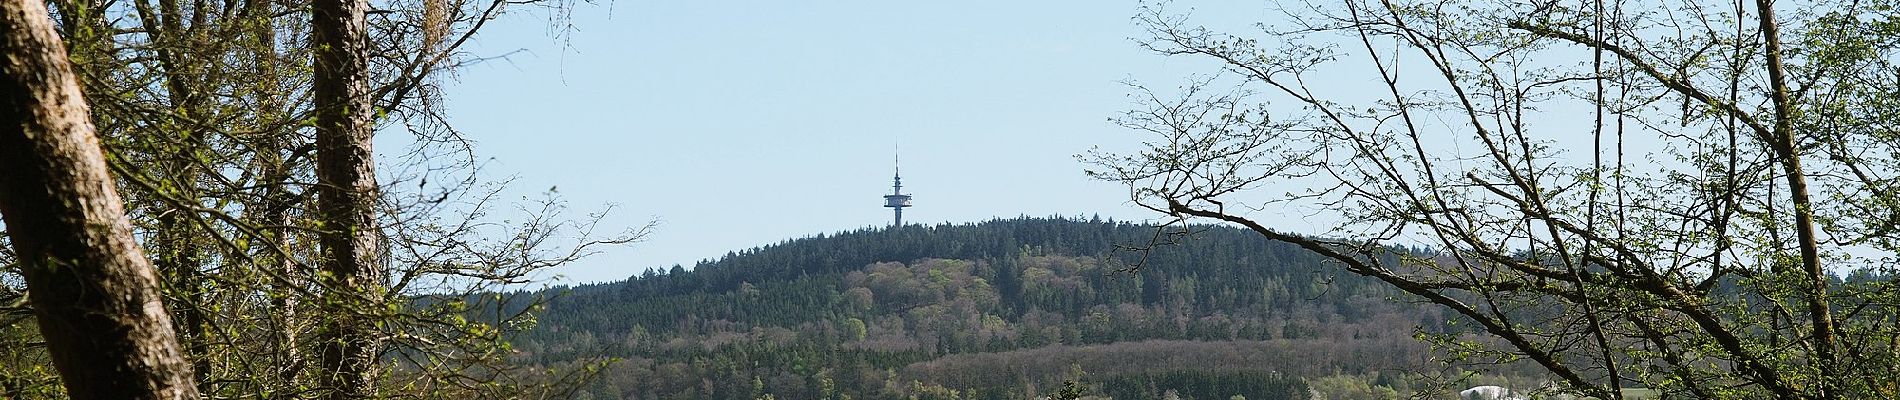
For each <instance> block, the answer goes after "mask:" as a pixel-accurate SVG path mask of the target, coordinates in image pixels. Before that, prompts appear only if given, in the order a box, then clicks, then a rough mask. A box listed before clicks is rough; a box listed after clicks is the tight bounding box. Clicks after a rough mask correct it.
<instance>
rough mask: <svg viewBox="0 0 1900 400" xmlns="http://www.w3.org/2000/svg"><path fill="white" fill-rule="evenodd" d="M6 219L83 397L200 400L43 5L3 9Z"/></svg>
mask: <svg viewBox="0 0 1900 400" xmlns="http://www.w3.org/2000/svg"><path fill="white" fill-rule="evenodd" d="M0 57H3V59H0V96H5V99H4V100H0V171H6V173H0V217H4V218H5V221H6V224H7V230H8V234H9V237H10V238H11V239H12V241H13V246H14V249H15V251H16V252H17V253H18V254H19V257H20V262H21V273H22V275H24V276H25V278H26V281H27V288H28V290H29V291H30V293H29V296H30V297H31V300H32V301H33V305H34V307H33V310H34V313H35V314H36V315H37V316H38V319H39V322H40V323H39V326H40V331H41V333H42V334H43V335H44V337H45V339H46V345H47V350H48V351H49V352H50V353H51V355H52V357H53V363H54V366H55V367H56V368H58V370H59V373H60V376H61V378H62V381H63V382H64V384H65V386H66V389H67V391H68V394H69V395H70V396H72V398H74V399H81V400H85V399H195V398H197V397H198V393H197V390H196V388H195V387H194V386H193V383H192V376H191V369H190V367H189V366H188V365H187V364H186V362H185V360H184V357H183V355H182V354H181V352H180V351H179V348H178V342H177V339H176V338H175V337H174V336H173V332H172V326H171V319H170V317H168V316H167V315H166V313H165V310H164V307H163V305H162V304H161V303H160V301H159V295H158V277H157V275H156V273H155V272H154V271H153V270H152V267H151V264H149V263H148V262H147V261H146V259H145V256H144V254H143V253H142V252H141V251H140V249H139V247H138V244H137V243H136V242H134V240H133V237H132V227H131V223H130V221H129V220H127V218H126V216H125V210H124V205H123V204H122V202H121V200H120V199H119V195H118V193H117V192H116V191H115V190H114V188H113V181H112V178H111V177H110V176H109V175H108V174H107V172H106V171H107V168H106V163H105V157H104V154H103V153H102V152H101V151H100V148H99V139H98V137H96V136H95V134H94V132H93V126H92V123H91V122H90V120H89V119H88V115H87V114H88V110H87V108H86V105H85V101H84V99H83V98H82V97H81V95H80V92H79V84H78V79H77V78H76V76H75V75H74V73H73V69H72V66H71V65H70V64H69V62H68V60H67V56H66V50H65V48H64V47H63V45H62V44H61V43H60V41H59V38H58V36H57V35H56V34H55V33H54V31H53V27H52V23H51V21H49V20H48V13H47V11H46V9H45V3H43V2H37V1H26V0H0Z"/></svg>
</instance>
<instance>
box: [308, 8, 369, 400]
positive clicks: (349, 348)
mask: <svg viewBox="0 0 1900 400" xmlns="http://www.w3.org/2000/svg"><path fill="white" fill-rule="evenodd" d="M368 8H369V4H368V2H366V1H365V0H317V1H314V2H312V3H311V22H310V27H311V39H312V40H311V45H312V46H314V48H315V52H316V55H315V58H316V60H315V61H316V66H315V67H316V70H315V72H316V73H315V76H314V77H313V78H312V79H313V81H312V86H313V88H312V91H313V95H314V96H313V97H314V99H313V101H314V103H315V104H314V106H315V109H316V114H317V131H316V135H317V214H318V216H317V218H318V220H319V221H320V222H321V223H322V227H321V233H319V235H320V238H319V239H318V241H319V242H320V244H321V245H322V247H323V255H322V260H321V261H320V263H319V269H320V270H321V272H322V274H321V276H322V277H321V278H319V279H320V283H321V284H322V286H323V288H324V293H325V294H324V295H325V296H326V298H327V299H326V301H324V306H325V307H331V309H329V310H328V311H329V312H327V313H326V315H325V316H324V317H325V318H326V321H325V322H324V325H323V326H322V329H321V330H320V331H319V332H318V340H319V341H320V342H321V349H322V354H321V355H320V357H321V365H322V367H323V374H324V378H323V383H324V386H325V387H326V388H328V390H329V392H328V397H329V398H331V399H359V398H364V397H368V396H369V395H371V394H373V393H374V391H373V390H371V388H370V385H371V384H372V383H373V382H371V379H370V378H371V376H372V375H373V372H374V371H373V367H374V364H375V362H376V354H377V349H376V347H377V340H376V337H375V331H374V329H373V328H374V326H373V325H372V322H373V321H371V320H369V319H368V318H365V317H364V315H366V314H368V313H372V312H376V311H375V309H377V308H380V301H379V299H380V298H381V286H382V279H381V268H380V263H379V262H378V261H379V260H378V257H379V253H378V245H379V243H378V237H377V236H378V229H377V227H376V220H375V210H374V207H375V203H376V198H377V188H376V168H375V162H376V160H375V151H374V149H373V148H372V146H371V144H372V143H371V138H372V136H373V135H372V134H373V131H372V129H371V124H372V123H373V119H372V117H373V116H374V113H375V110H372V109H371V106H370V97H369V68H368V61H369V57H368V43H369V40H368V34H367V31H366V28H367V25H366V24H365V19H364V15H365V14H364V13H365V11H366V10H367V9H368Z"/></svg>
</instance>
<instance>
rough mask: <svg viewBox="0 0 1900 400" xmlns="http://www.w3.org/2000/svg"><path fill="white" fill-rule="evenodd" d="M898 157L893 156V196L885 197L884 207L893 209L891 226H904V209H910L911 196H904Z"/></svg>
mask: <svg viewBox="0 0 1900 400" xmlns="http://www.w3.org/2000/svg"><path fill="white" fill-rule="evenodd" d="M899 172H900V171H899V170H898V167H897V155H896V154H892V155H891V194H887V195H884V206H885V207H890V208H891V226H892V227H899V226H904V207H910V195H908V194H904V178H903V175H901V174H899Z"/></svg>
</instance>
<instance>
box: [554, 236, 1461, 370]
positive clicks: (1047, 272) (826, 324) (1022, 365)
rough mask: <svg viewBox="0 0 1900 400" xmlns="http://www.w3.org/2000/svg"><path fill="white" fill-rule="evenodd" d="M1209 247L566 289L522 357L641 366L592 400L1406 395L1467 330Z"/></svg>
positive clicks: (699, 272)
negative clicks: (1065, 392)
mask: <svg viewBox="0 0 1900 400" xmlns="http://www.w3.org/2000/svg"><path fill="white" fill-rule="evenodd" d="M1192 230H1193V233H1192V234H1190V235H1184V236H1171V237H1172V238H1173V239H1175V240H1176V241H1178V243H1176V244H1173V245H1167V246H1159V247H1156V248H1154V249H1153V250H1152V251H1150V252H1145V253H1144V252H1136V251H1126V250H1118V249H1119V248H1121V247H1124V246H1130V245H1143V244H1147V243H1149V242H1150V240H1151V239H1153V238H1155V237H1156V230H1155V228H1153V227H1150V226H1143V225H1136V224H1127V223H1118V222H1113V221H1100V220H1088V221H1081V220H1069V219H1045V218H1018V219H1006V220H994V221H988V222H982V223H976V224H964V225H938V226H905V227H900V228H895V229H869V230H858V231H851V232H844V233H839V234H834V235H819V236H815V237H808V238H801V239H795V240H789V241H785V242H782V243H778V244H773V245H769V246H763V247H758V248H753V249H749V250H744V251H738V252H734V253H729V254H727V255H726V256H724V257H722V258H720V259H719V260H717V261H710V262H703V263H701V264H699V265H696V266H694V267H693V268H692V269H691V270H687V269H684V268H681V267H674V268H672V269H671V270H670V271H649V272H647V273H646V274H643V275H641V276H636V277H632V278H630V279H628V280H625V281H621V282H613V283H603V284H593V285H583V286H578V287H572V288H565V289H566V293H565V295H564V296H561V297H558V298H557V299H555V300H554V301H552V302H551V303H550V304H549V305H548V307H547V308H546V310H545V311H544V313H543V314H542V317H541V324H540V326H539V328H538V329H536V330H535V331H534V332H533V333H532V334H531V335H530V336H529V337H527V338H525V340H524V341H523V342H522V343H523V344H522V345H521V346H520V348H519V349H520V350H521V356H520V357H519V361H520V362H524V363H533V364H542V365H550V366H559V365H568V364H569V363H571V362H573V361H575V360H584V359H590V358H595V357H617V358H621V359H624V361H621V362H618V363H615V364H613V365H612V366H611V367H609V368H608V369H607V370H605V371H603V372H602V376H601V379H599V380H598V381H597V382H596V383H595V384H594V385H593V386H592V387H590V388H589V390H588V391H587V392H586V393H583V396H584V397H587V398H594V399H605V398H616V399H618V398H625V399H635V398H638V399H671V398H679V399H687V398H709V399H755V398H762V397H765V396H766V395H771V396H773V397H774V398H786V399H832V398H858V399H872V398H912V397H915V398H959V399H960V398H979V399H1014V398H1027V397H1033V396H1035V395H1040V394H1047V393H1052V392H1054V391H1055V390H1057V389H1059V388H1060V387H1061V386H1060V385H1061V384H1062V382H1064V381H1075V382H1079V383H1081V384H1082V385H1081V388H1082V389H1084V390H1085V391H1086V392H1088V393H1092V394H1095V395H1100V396H1115V397H1117V398H1160V397H1161V396H1163V395H1164V394H1165V393H1167V392H1170V391H1172V392H1175V394H1176V395H1177V396H1179V397H1181V398H1202V399H1214V398H1219V399H1227V398H1229V397H1230V396H1232V395H1243V396H1245V397H1247V398H1253V399H1260V398H1304V397H1306V396H1307V395H1308V394H1310V393H1314V392H1322V393H1331V392H1335V391H1340V390H1348V391H1371V392H1368V393H1375V394H1376V392H1379V391H1380V390H1386V391H1394V390H1396V391H1403V390H1404V389H1405V388H1404V387H1403V386H1404V385H1403V383H1402V382H1401V381H1402V380H1400V379H1395V377H1393V376H1388V375H1390V374H1396V373H1397V372H1398V371H1403V370H1415V369H1418V368H1421V367H1423V365H1422V363H1424V362H1425V360H1426V359H1427V354H1428V349H1427V348H1426V346H1424V345H1422V344H1419V343H1418V342H1417V341H1415V340H1413V339H1412V338H1411V335H1412V334H1413V333H1414V332H1415V331H1416V330H1419V329H1423V330H1427V331H1437V332H1442V331H1446V330H1448V329H1453V328H1450V327H1448V326H1447V321H1448V316H1447V315H1446V314H1445V313H1441V312H1438V311H1437V310H1434V309H1430V308H1420V307H1415V306H1412V305H1410V304H1406V303H1402V302H1396V301H1393V300H1390V299H1388V297H1389V296H1390V295H1391V294H1392V293H1391V292H1390V291H1388V290H1387V289H1385V288H1384V287H1383V286H1381V285H1379V284H1377V283H1374V282H1370V281H1367V280H1364V279H1361V278H1358V277H1352V276H1343V275H1341V274H1337V273H1334V272H1333V271H1334V269H1333V268H1328V267H1327V266H1326V265H1324V264H1323V262H1322V261H1320V259H1318V258H1317V257H1315V256H1313V255H1311V254H1309V253H1307V252H1304V251H1302V250H1299V249H1297V248H1294V247H1292V246H1288V245H1284V244H1279V243H1272V242H1267V241H1265V240H1263V239H1260V238H1259V237H1258V236H1257V235H1254V234H1252V233H1249V232H1245V231H1241V230H1238V229H1234V228H1228V227H1220V226H1196V227H1193V228H1192ZM1141 260H1145V261H1141ZM1138 263H1139V264H1138ZM1137 267H1139V268H1137ZM1328 377H1330V378H1328ZM1340 377H1349V378H1348V379H1344V381H1346V382H1347V383H1346V384H1341V383H1340V381H1341V379H1342V378H1340ZM1321 378H1327V379H1331V380H1327V379H1321ZM1355 382H1356V384H1358V386H1362V387H1347V388H1343V389H1342V388H1335V387H1333V386H1341V385H1344V386H1353V384H1355ZM1315 384H1318V385H1321V386H1320V387H1312V385H1315ZM1380 385H1384V386H1380ZM1381 388H1383V389H1381ZM1349 397H1350V396H1349ZM1333 398H1339V395H1334V396H1333Z"/></svg>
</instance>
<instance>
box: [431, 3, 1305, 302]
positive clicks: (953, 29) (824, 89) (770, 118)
mask: <svg viewBox="0 0 1900 400" xmlns="http://www.w3.org/2000/svg"><path fill="white" fill-rule="evenodd" d="M1230 3H1231V4H1227V5H1226V6H1227V7H1229V8H1231V10H1210V9H1206V8H1205V7H1207V6H1205V5H1200V6H1197V8H1202V9H1200V10H1196V12H1195V13H1196V14H1197V15H1209V14H1211V15H1218V16H1221V17H1222V18H1232V19H1234V20H1236V21H1240V20H1260V19H1261V18H1265V17H1266V16H1267V15H1269V13H1270V12H1271V11H1270V10H1269V9H1268V8H1269V7H1268V6H1267V5H1266V3H1263V2H1258V1H1254V2H1247V1H1236V2H1230ZM1137 7H1138V4H1137V3H1135V2H1133V1H1046V2H1045V1H1038V2H1014V1H1010V2H1004V1H984V2H902V1H822V2H791V1H771V2H767V1H758V2H734V1H679V2H647V1H617V2H611V3H600V4H595V5H580V6H578V7H577V8H576V9H575V10H574V16H573V19H572V21H571V23H572V24H573V26H574V27H575V30H574V31H572V32H571V35H570V36H569V38H568V40H567V41H565V42H562V41H559V40H557V39H554V38H552V37H551V36H550V35H549V34H548V32H549V31H550V28H549V25H548V23H547V19H546V18H545V16H544V15H541V13H534V12H525V13H514V14H511V15H510V16H509V17H508V18H507V19H504V20H501V21H498V25H496V26H494V27H493V29H492V30H490V31H488V32H486V33H485V34H483V35H482V36H481V37H480V39H478V41H477V42H476V43H475V45H474V46H473V47H472V50H473V53H474V54H473V55H476V56H484V57H488V56H498V55H503V54H511V53H512V54H511V55H509V56H508V57H506V58H505V59H501V60H492V61H486V62H483V63H479V64H476V65H473V66H471V67H468V68H466V69H464V70H461V71H459V72H457V73H456V75H455V77H454V82H453V84H452V85H451V87H450V88H449V90H448V106H449V107H450V117H451V118H452V121H453V123H454V124H455V125H456V126H457V127H458V129H460V130H462V131H463V132H464V133H465V134H466V135H468V136H469V137H471V138H473V139H475V140H476V141H478V143H479V146H480V147H479V149H478V150H479V152H480V153H481V154H482V155H484V156H488V157H493V161H492V162H491V164H490V165H489V166H488V169H487V173H488V174H490V175H492V176H495V177H507V176H514V177H516V181H515V188H516V189H517V193H515V195H523V194H531V193H534V192H537V191H540V190H543V189H546V188H548V187H559V188H560V192H561V193H562V194H563V195H565V196H566V197H567V199H568V200H570V201H571V206H572V208H573V209H574V210H575V211H577V212H585V211H592V210H598V209H601V208H602V207H603V206H604V205H605V204H608V203H614V204H617V205H618V206H617V207H618V208H617V209H616V210H615V212H614V214H613V215H612V217H610V218H609V219H608V220H607V223H608V224H610V225H613V226H618V227H629V226H638V225H642V224H644V223H646V222H647V221H648V220H657V221H658V222H659V225H658V226H657V228H656V229H655V230H654V231H653V232H652V234H651V236H649V237H648V238H647V240H646V241H644V242H642V243H637V244H634V245H631V246H626V247H621V248H614V249H610V250H609V251H607V252H605V253H602V254H600V255H597V256H594V257H592V258H590V259H587V260H585V261H583V262H581V263H578V264H577V265H574V266H572V267H570V268H568V269H567V270H566V271H564V272H563V273H564V274H565V275H566V277H567V278H566V280H565V281H566V282H593V281H602V280H617V279H623V278H625V277H627V276H630V275H634V274H638V273H640V272H641V271H642V270H644V269H646V268H649V267H667V266H671V265H673V264H685V265H688V266H691V265H692V263H693V262H695V261H697V260H700V259H704V258H716V257H718V256H720V255H723V254H725V253H726V252H728V251H733V250H739V249H744V248H749V247H753V246H758V245H764V244H769V243H773V242H777V241H780V240H784V239H789V238H794V237H800V236H806V235H811V234H816V233H823V232H835V231H840V230H848V229H856V228H862V227H872V226H881V225H886V224H889V222H890V218H891V215H890V211H889V209H886V208H882V207H880V205H881V204H882V198H881V197H880V196H882V195H884V194H886V193H887V192H888V191H889V190H890V175H891V157H892V146H893V144H896V145H898V146H900V147H901V153H902V154H901V156H902V159H903V171H904V182H905V189H906V191H907V192H909V193H910V194H913V195H915V196H916V200H915V203H916V206H915V207H913V208H911V209H908V210H906V211H905V220H906V222H914V223H928V224H935V223H943V222H951V223H960V222H974V221H981V220H986V219H990V218H996V217H1014V216H1018V215H1031V216H1048V215H1065V216H1088V215H1095V214H1099V215H1102V216H1104V217H1113V218H1117V219H1124V220H1142V219H1150V218H1153V217H1154V215H1151V214H1149V213H1147V212H1146V211H1143V210H1140V209H1136V208H1134V207H1132V206H1131V205H1129V204H1128V202H1127V196H1126V191H1125V189H1124V188H1122V187H1120V186H1118V185H1115V184H1112V183H1107V182H1099V181H1092V180H1089V179H1088V178H1086V177H1085V176H1083V173H1082V170H1083V168H1084V166H1083V165H1081V164H1080V163H1078V162H1077V161H1076V160H1075V159H1074V157H1073V156H1074V155H1076V154H1078V153H1083V152H1086V151H1088V150H1089V149H1090V148H1091V147H1093V146H1101V147H1102V148H1104V149H1109V150H1128V149H1132V148H1134V147H1135V146H1137V145H1138V144H1139V143H1140V141H1141V140H1143V139H1145V138H1144V137H1143V136H1141V135H1139V134H1136V133H1134V132H1131V131H1128V130H1125V129H1122V128H1119V127H1116V126H1114V125H1113V124H1112V123H1110V122H1108V120H1107V119H1108V118H1109V117H1111V116H1114V115H1115V114H1117V113H1119V112H1121V111H1123V110H1126V109H1128V108H1130V107H1132V106H1133V103H1132V102H1131V99H1130V98H1129V97H1127V95H1128V94H1129V93H1130V90H1129V88H1128V87H1127V86H1125V85H1124V84H1123V82H1125V81H1130V80H1133V81H1139V82H1143V83H1147V84H1151V85H1153V86H1158V87H1173V86H1176V85H1178V84H1179V83H1182V82H1184V78H1185V76H1187V75H1188V74H1191V73H1207V72H1210V71H1212V69H1210V68H1208V65H1207V64H1205V61H1202V60H1190V59H1168V58H1165V57H1162V56H1159V55H1154V54H1150V53H1148V52H1146V51H1144V50H1142V49H1141V48H1139V47H1138V46H1137V45H1136V44H1135V42H1134V41H1132V40H1131V39H1130V38H1131V37H1135V36H1138V35H1140V31H1139V28H1138V27H1137V26H1136V25H1135V23H1134V21H1132V20H1131V19H1130V18H1131V17H1132V16H1134V15H1135V14H1136V12H1137Z"/></svg>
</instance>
